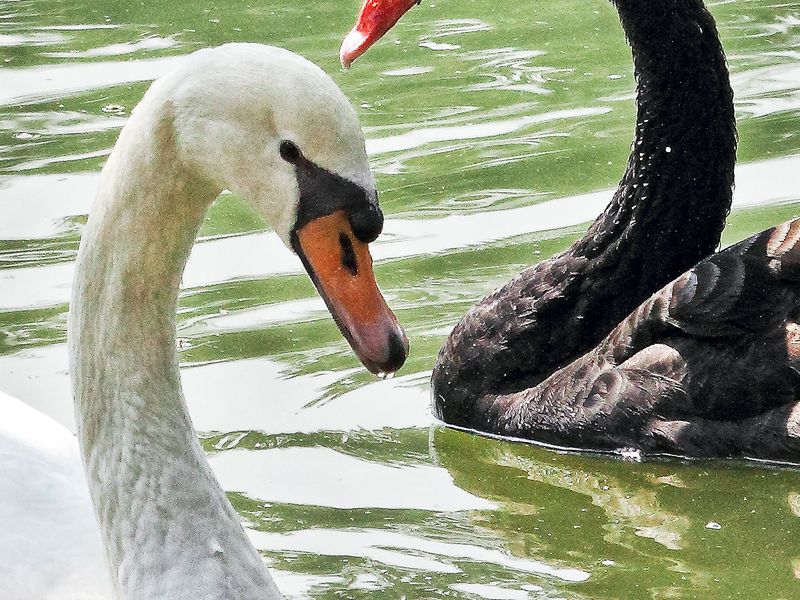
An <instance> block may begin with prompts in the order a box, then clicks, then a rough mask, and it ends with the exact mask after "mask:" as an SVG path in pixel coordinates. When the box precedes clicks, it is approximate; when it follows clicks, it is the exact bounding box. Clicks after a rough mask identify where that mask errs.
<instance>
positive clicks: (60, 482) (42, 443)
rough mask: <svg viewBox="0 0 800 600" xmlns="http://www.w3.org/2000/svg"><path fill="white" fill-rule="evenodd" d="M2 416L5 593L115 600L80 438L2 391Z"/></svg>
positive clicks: (0, 509) (0, 570) (37, 598)
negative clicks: (85, 469)
mask: <svg viewBox="0 0 800 600" xmlns="http://www.w3.org/2000/svg"><path fill="white" fill-rule="evenodd" d="M0 414H1V415H2V418H0V482H2V484H0V532H2V533H0V582H2V583H3V587H4V589H3V590H2V594H1V595H2V598H3V599H4V600H96V599H101V598H102V599H103V600H107V599H109V598H111V597H112V596H111V591H110V590H111V588H110V584H109V582H108V581H107V579H106V577H105V573H106V569H105V568H104V565H103V560H104V559H103V550H102V546H101V543H100V533H99V530H98V527H97V524H96V522H95V519H94V514H93V512H92V507H91V504H90V501H89V493H88V491H87V488H86V481H85V478H84V475H83V467H82V466H81V462H80V458H79V455H78V443H77V440H76V439H75V437H74V436H73V435H72V434H71V433H70V432H69V431H67V430H66V429H65V428H64V427H62V426H61V425H60V424H58V423H56V422H55V421H54V420H52V419H51V418H50V417H47V416H46V415H44V414H42V413H40V412H38V411H36V410H34V409H32V408H31V407H29V406H28V405H26V404H24V403H23V402H21V401H19V400H17V399H16V398H12V397H11V396H9V395H7V394H5V393H3V392H0Z"/></svg>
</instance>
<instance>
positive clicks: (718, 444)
mask: <svg viewBox="0 0 800 600" xmlns="http://www.w3.org/2000/svg"><path fill="white" fill-rule="evenodd" d="M417 3H418V2H415V1H414V0H369V1H368V2H367V3H366V4H365V5H364V7H363V8H362V12H361V14H360V16H359V18H358V20H357V22H356V25H355V26H354V28H353V30H352V31H351V32H350V33H349V34H348V36H347V37H346V38H345V40H344V43H343V44H342V52H341V59H342V64H343V65H344V66H349V64H350V63H351V62H352V61H353V60H354V59H355V58H357V57H358V56H359V55H360V54H362V53H363V52H364V51H365V50H366V49H367V48H368V47H369V46H370V45H371V44H372V43H374V42H375V41H376V40H377V39H378V38H379V37H380V36H381V35H383V33H385V32H386V31H388V30H389V29H390V28H391V26H392V25H393V24H394V23H395V22H396V21H397V20H398V19H399V18H400V17H401V16H402V15H403V14H404V13H405V12H406V11H407V10H409V9H410V8H411V7H412V6H413V5H414V4H417ZM612 4H613V5H614V6H615V7H616V9H617V11H618V12H619V16H620V21H621V23H622V27H623V29H624V31H625V35H626V36H627V39H628V41H629V43H630V45H631V49H632V54H633V61H634V71H635V76H636V82H637V88H636V99H637V100H636V101H637V122H636V131H635V137H634V141H633V145H632V151H631V155H630V158H629V160H628V164H627V168H626V169H625V173H624V174H623V176H622V180H621V182H620V184H619V187H618V189H617V191H616V193H615V195H614V198H613V200H612V201H611V203H610V204H609V206H608V207H607V208H606V210H605V211H604V212H603V214H602V215H600V216H599V217H598V218H597V220H596V221H595V222H594V223H593V224H592V225H591V227H590V228H589V230H588V232H587V233H586V235H585V236H584V237H583V238H581V239H580V240H578V241H577V242H575V243H574V244H573V245H572V246H571V247H570V248H568V249H567V250H566V251H564V252H562V253H561V254H558V255H557V256H554V257H552V258H550V259H548V260H545V261H543V262H541V263H539V264H538V265H536V266H534V267H530V268H528V269H526V270H525V271H523V272H522V273H521V274H520V275H519V276H517V277H516V278H514V279H513V280H512V281H510V282H509V283H507V284H506V285H504V286H503V287H502V288H500V289H499V290H497V291H495V292H494V293H492V294H490V295H489V296H487V297H486V298H484V299H483V300H482V301H481V302H480V303H479V304H478V305H477V306H475V307H474V308H473V309H472V310H470V311H469V312H468V313H467V315H466V316H464V317H463V318H462V320H461V321H460V322H459V323H458V324H457V325H456V327H455V329H454V330H453V331H452V333H451V334H450V337H449V338H448V340H447V342H446V343H445V345H444V347H443V348H442V350H441V351H440V353H439V357H438V359H437V361H436V366H435V368H434V371H433V375H432V391H433V406H434V411H435V413H436V415H437V416H438V417H440V418H441V419H442V420H443V421H445V422H447V423H448V424H451V425H454V426H459V427H464V428H468V429H473V430H479V431H482V432H487V433H492V434H498V435H503V436H512V437H519V438H526V439H531V440H535V441H540V442H545V443H551V444H556V445H559V446H570V447H577V448H583V449H595V450H609V451H614V450H618V449H622V448H631V449H637V450H641V451H644V452H648V453H669V454H679V455H685V456H724V457H728V456H749V457H759V458H766V459H774V460H790V461H798V460H800V403H798V392H800V372H799V371H800V325H798V324H797V320H798V317H799V316H800V243H799V242H800V220H793V221H790V222H787V223H784V224H782V225H779V226H777V227H775V228H773V229H770V230H767V231H764V232H762V233H760V234H758V235H755V236H753V237H751V238H748V239H747V240H744V241H743V242H740V243H739V244H736V245H735V246H732V247H730V248H728V249H726V250H724V251H722V252H719V253H717V254H712V253H713V252H714V250H715V249H716V248H717V246H718V244H719V240H720V234H721V232H722V229H723V227H724V224H725V218H726V216H727V213H728V211H729V209H730V203H731V197H732V185H733V170H734V162H735V154H736V130H735V122H734V110H733V93H732V90H731V87H730V83H729V77H728V71H727V68H726V64H725V55H724V53H723V50H722V47H721V44H720V40H719V35H718V33H717V30H716V25H715V23H714V20H713V17H712V16H711V14H710V13H709V12H708V10H707V9H706V8H705V6H704V5H703V2H702V1H701V0H661V1H660V2H648V1H646V0H612ZM698 261H700V262H698ZM687 269H690V270H688V271H687ZM676 278H677V279H676Z"/></svg>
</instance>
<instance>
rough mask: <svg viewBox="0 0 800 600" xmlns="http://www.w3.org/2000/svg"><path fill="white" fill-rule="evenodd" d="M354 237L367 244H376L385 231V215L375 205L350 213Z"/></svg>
mask: <svg viewBox="0 0 800 600" xmlns="http://www.w3.org/2000/svg"><path fill="white" fill-rule="evenodd" d="M350 227H352V228H353V235H355V236H356V237H357V238H358V239H359V240H361V241H362V242H364V243H365V244H369V243H370V242H374V241H375V240H376V239H377V237H378V236H379V235H380V234H381V231H383V213H382V212H381V210H380V209H379V208H378V206H377V205H375V204H368V205H366V206H363V207H361V208H359V209H357V210H354V211H352V212H351V213H350Z"/></svg>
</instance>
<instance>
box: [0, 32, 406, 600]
mask: <svg viewBox="0 0 800 600" xmlns="http://www.w3.org/2000/svg"><path fill="white" fill-rule="evenodd" d="M225 188H227V189H230V190H233V191H235V192H237V193H239V194H240V195H242V196H243V197H245V198H248V199H249V200H250V201H251V202H252V203H253V205H254V206H255V208H256V209H257V210H258V211H259V212H260V213H261V214H262V215H263V216H264V217H265V219H266V220H267V221H268V222H270V223H271V224H272V226H273V227H274V228H275V230H276V232H277V233H278V235H279V236H280V237H281V238H282V239H283V240H284V242H286V244H287V245H289V246H290V247H291V248H292V249H294V250H295V251H296V252H297V253H298V254H299V255H300V257H301V259H302V260H303V263H304V265H305V266H306V268H307V269H308V271H309V273H310V275H311V278H312V280H313V281H314V283H315V285H316V286H317V289H318V290H319V291H320V293H321V295H322V296H323V298H324V299H325V301H326V303H327V304H328V307H329V308H330V310H331V312H332V314H333V316H334V318H335V320H336V322H337V323H338V324H339V327H340V329H341V330H342V333H343V334H344V335H345V337H347V339H348V340H349V341H350V344H351V346H352V347H353V349H354V351H355V352H356V354H357V355H358V356H359V358H360V359H361V361H362V362H363V363H364V364H365V365H366V366H367V367H368V368H369V369H370V370H371V371H373V372H381V371H384V372H392V371H395V370H396V369H397V368H399V367H400V365H401V364H402V363H403V361H404V359H405V356H406V353H407V349H408V343H407V341H406V339H405V336H404V335H403V333H402V330H401V329H400V328H399V326H398V324H397V321H396V319H395V317H394V315H393V314H392V313H391V311H389V309H388V307H387V306H386V304H385V302H384V300H383V298H382V296H381V295H380V292H379V291H378V289H377V286H376V285H375V281H374V277H373V274H372V268H371V259H370V256H369V251H368V249H367V243H368V242H370V241H372V240H373V239H374V238H375V237H377V235H378V233H380V230H381V227H382V223H383V217H382V215H381V213H380V210H379V208H378V205H377V194H376V192H375V185H374V181H373V178H372V175H371V173H370V171H369V166H368V162H367V157H366V152H365V149H364V140H363V136H362V133H361V129H360V127H359V125H358V121H357V119H356V116H355V112H354V111H353V109H352V107H351V106H350V104H349V102H348V101H347V99H346V98H345V97H344V95H343V94H342V93H341V91H340V90H339V89H338V88H337V87H336V85H335V84H334V83H333V82H332V81H331V79H330V78H329V77H328V76H327V75H325V73H324V72H323V71H322V70H320V69H319V68H317V67H316V66H314V65H312V64H311V63H309V62H308V61H306V60H305V59H303V58H301V57H299V56H297V55H294V54H292V53H290V52H288V51H285V50H280V49H277V48H270V47H267V46H261V45H255V44H232V45H227V46H223V47H220V48H217V49H213V50H201V51H199V52H196V53H195V54H193V55H192V56H191V57H190V58H189V59H188V60H187V61H186V63H184V66H183V67H182V68H180V69H179V70H178V71H176V72H174V73H172V74H170V75H167V76H165V77H164V78H162V79H160V80H159V81H157V82H156V83H155V84H153V86H152V87H151V88H150V90H149V91H148V92H147V94H145V97H144V99H143V100H142V102H141V103H140V104H139V106H138V107H137V108H136V110H135V111H134V113H133V115H132V116H131V118H130V120H129V122H128V123H127V124H126V125H125V127H124V129H123V130H122V133H121V134H120V137H119V140H118V142H117V144H116V146H115V148H114V150H113V152H112V153H111V156H110V157H109V159H108V162H107V164H106V166H105V168H104V169H103V173H102V176H101V180H100V184H99V190H98V195H97V198H96V200H95V204H94V206H93V208H92V211H91V213H90V218H89V221H88V223H87V225H86V229H85V231H84V234H83V239H82V241H81V248H80V252H79V256H78V260H77V268H76V277H75V282H74V287H73V297H72V304H71V311H70V319H69V346H70V370H71V374H72V381H73V392H74V397H75V409H76V420H77V427H78V440H79V442H80V456H81V458H82V459H83V465H84V469H85V473H86V480H88V492H89V493H88V494H87V493H86V488H85V487H84V485H85V484H84V483H83V473H82V469H81V467H80V461H79V459H78V456H79V453H78V449H77V444H76V443H75V440H74V438H72V437H71V436H70V435H69V434H68V433H67V432H66V431H65V430H63V429H61V428H60V427H59V426H58V425H56V424H55V423H53V422H51V421H49V419H48V418H47V417H44V416H43V415H40V414H38V413H36V412H35V411H33V410H32V409H29V408H28V407H26V406H24V405H22V404H21V403H20V402H18V401H16V400H13V399H11V398H10V397H7V396H5V397H0V407H1V408H0V415H2V418H0V479H2V486H0V528H2V533H1V534H0V590H2V597H3V598H4V599H6V600H35V599H40V598H41V599H45V598H47V599H53V600H55V599H58V600H64V599H74V600H77V599H87V600H88V599H89V598H112V597H118V598H125V599H136V600H148V599H156V598H158V599H161V600H164V599H170V600H184V599H185V600H190V599H191V600H198V599H201V598H202V599H204V600H215V599H220V600H221V599H228V600H234V599H235V600H249V599H256V598H258V599H259V600H264V599H265V598H279V597H280V594H279V592H278V590H277V588H276V586H275V584H274V583H273V581H272V579H271V578H270V575H269V573H268V572H267V569H266V568H265V567H264V564H263V562H262V559H261V557H260V555H259V554H258V553H257V552H256V550H255V549H254V548H253V546H252V545H251V544H250V542H249V540H248V538H247V537H246V534H245V532H244V530H243V528H242V526H241V525H240V522H239V517H238V516H237V514H236V512H235V511H234V510H233V508H232V507H231V505H230V503H229V502H228V500H227V498H226V497H225V495H224V493H223V491H222V490H221V489H220V487H219V485H218V483H217V481H216V479H215V478H214V475H213V474H212V472H211V469H210V468H209V466H208V463H207V462H206V459H205V457H204V454H203V451H202V449H201V447H200V444H199V443H198V441H197V436H196V434H195V431H194V429H193V427H192V424H191V421H190V419H189V416H188V414H187V411H186V406H185V403H184V400H183V396H182V392H181V387H180V379H179V373H178V365H177V358H176V353H175V306H176V301H177V294H178V288H179V283H180V277H181V272H182V270H183V267H184V265H185V261H186V258H187V256H188V254H189V250H190V248H191V245H192V242H193V240H194V238H195V235H196V233H197V229H198V227H199V225H200V223H201V221H202V219H203V215H204V213H205V211H206V208H207V207H208V205H209V204H210V203H211V202H212V201H213V200H214V198H216V197H217V195H218V194H219V192H220V191H221V190H222V189H225ZM266 258H267V257H265V259H266ZM267 399H268V398H265V400H267ZM221 401H223V399H221ZM265 410H267V407H266V406H265ZM9 484H11V485H9ZM89 496H91V500H92V504H93V506H94V511H92V510H91V507H90V503H89V501H88V497H89ZM95 519H96V521H95ZM98 524H99V527H98ZM9 532H12V533H9ZM103 562H105V563H106V564H107V565H108V569H107V570H106V569H104V567H103Z"/></svg>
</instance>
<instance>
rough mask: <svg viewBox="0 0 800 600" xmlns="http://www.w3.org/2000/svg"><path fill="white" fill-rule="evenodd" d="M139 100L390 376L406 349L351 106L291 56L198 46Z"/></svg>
mask: <svg viewBox="0 0 800 600" xmlns="http://www.w3.org/2000/svg"><path fill="white" fill-rule="evenodd" d="M144 102H155V103H157V104H161V105H162V106H163V109H162V110H164V111H167V112H168V113H171V116H170V120H171V122H172V124H173V130H174V137H175V139H174V143H175V146H176V148H177V151H178V155H179V159H180V160H181V161H182V162H183V163H184V164H185V165H186V167H187V168H188V169H189V170H190V171H191V172H193V173H194V174H195V175H196V176H197V177H199V178H200V179H201V180H206V181H208V182H209V183H210V185H212V186H215V187H216V189H219V190H222V189H229V190H231V191H232V192H235V193H237V194H239V195H241V196H242V197H243V198H246V199H247V200H249V201H250V202H251V203H252V204H253V206H254V207H255V208H256V210H257V211H258V212H259V213H261V215H262V216H263V217H264V218H265V219H266V220H267V222H268V223H270V224H271V225H272V227H273V228H274V229H275V231H276V232H277V234H278V235H279V236H280V237H281V239H282V240H283V241H284V243H285V244H286V245H287V246H289V247H290V248H291V249H292V250H293V251H295V252H296V253H297V254H298V255H299V256H300V258H301V259H302V261H303V264H304V265H305V267H306V269H307V270H308V272H309V274H310V276H311V278H312V280H313V281H314V284H315V285H316V287H317V289H318V290H319V292H320V294H321V295H322V297H323V298H324V299H325V302H326V304H327V305H328V308H329V309H330V310H331V313H332V314H333V317H334V319H335V320H336V322H337V324H338V325H339V328H340V329H341V331H342V333H343V334H344V335H345V337H346V338H347V339H348V341H349V342H350V344H351V346H352V347H353V349H354V351H355V352H356V354H357V355H358V357H359V359H360V360H361V361H362V363H363V364H364V365H365V366H366V367H367V368H368V369H370V370H371V371H373V372H381V371H382V372H394V371H396V370H397V369H398V368H399V367H400V366H401V365H402V364H403V362H404V360H405V357H406V355H407V352H408V341H407V339H406V337H405V335H404V334H403V331H402V329H401V328H400V326H399V325H398V323H397V319H396V318H395V316H394V315H393V314H392V312H391V311H390V310H389V308H388V307H387V305H386V302H385V301H384V299H383V296H382V295H381V293H380V291H379V290H378V288H377V285H376V283H375V279H374V275H373V272H372V259H371V257H370V254H369V250H368V244H369V243H370V242H372V241H373V240H374V239H375V238H377V236H378V234H380V232H381V230H382V228H383V215H382V213H381V211H380V208H379V207H378V197H377V191H376V188H375V181H374V178H373V176H372V173H371V171H370V169H369V162H368V160H367V154H366V150H365V146H364V137H363V133H362V131H361V127H360V125H359V123H358V119H357V117H356V114H355V111H354V110H353V107H352V105H351V104H350V102H349V101H348V100H347V98H346V97H345V96H344V94H343V93H342V92H341V90H340V89H339V88H338V87H337V86H336V84H335V83H334V82H333V81H332V80H331V78H330V77H328V76H327V75H326V74H325V73H324V71H322V70H321V69H320V68H319V67H317V66H316V65H314V64H312V63H310V62H309V61H307V60H306V59H304V58H302V57H300V56H298V55H296V54H293V53H292V52H289V51H287V50H283V49H280V48H273V47H269V46H263V45H260V44H229V45H226V46H221V47H219V48H214V49H209V50H201V51H199V52H196V53H194V54H193V55H191V56H190V57H189V59H188V60H187V63H186V64H185V65H184V66H183V67H182V68H180V69H179V70H178V71H176V72H175V73H173V74H171V75H167V76H166V77H164V78H162V79H161V80H159V81H158V82H156V83H155V84H154V85H153V86H152V88H151V90H150V91H149V92H148V94H147V96H146V98H145V100H144V101H143V103H144Z"/></svg>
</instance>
